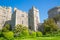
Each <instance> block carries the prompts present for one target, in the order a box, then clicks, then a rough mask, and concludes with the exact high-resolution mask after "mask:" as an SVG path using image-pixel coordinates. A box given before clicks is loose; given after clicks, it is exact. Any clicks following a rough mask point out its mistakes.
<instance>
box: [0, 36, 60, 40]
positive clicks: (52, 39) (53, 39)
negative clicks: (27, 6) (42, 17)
mask: <svg viewBox="0 0 60 40" xmlns="http://www.w3.org/2000/svg"><path fill="white" fill-rule="evenodd" d="M0 40H6V39H3V38H0ZM12 40H60V37H37V38H14V39H12Z"/></svg>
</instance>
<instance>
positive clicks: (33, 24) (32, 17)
mask: <svg viewBox="0 0 60 40" xmlns="http://www.w3.org/2000/svg"><path fill="white" fill-rule="evenodd" d="M28 21H29V22H28V23H29V24H28V25H29V29H31V30H34V31H37V29H38V24H39V23H40V20H39V10H38V9H37V8H35V7H34V6H33V7H32V8H31V9H30V10H29V12H28Z"/></svg>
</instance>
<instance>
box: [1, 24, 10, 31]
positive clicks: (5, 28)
mask: <svg viewBox="0 0 60 40" xmlns="http://www.w3.org/2000/svg"><path fill="white" fill-rule="evenodd" d="M10 29H11V28H10V24H6V25H5V26H4V27H3V29H2V31H3V32H6V31H10Z"/></svg>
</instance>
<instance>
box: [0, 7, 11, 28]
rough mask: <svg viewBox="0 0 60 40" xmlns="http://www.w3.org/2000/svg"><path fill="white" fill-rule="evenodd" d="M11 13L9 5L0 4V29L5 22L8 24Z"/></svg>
mask: <svg viewBox="0 0 60 40" xmlns="http://www.w3.org/2000/svg"><path fill="white" fill-rule="evenodd" d="M11 14H12V8H11V7H2V6H0V29H2V28H3V26H4V25H5V24H6V23H9V24H10V21H11Z"/></svg>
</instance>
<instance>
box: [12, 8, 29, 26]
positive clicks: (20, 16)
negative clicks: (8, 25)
mask: <svg viewBox="0 0 60 40" xmlns="http://www.w3.org/2000/svg"><path fill="white" fill-rule="evenodd" d="M18 24H22V25H24V26H27V27H28V14H27V13H26V12H23V11H21V10H19V9H17V8H14V13H13V14H12V27H13V26H16V25H18Z"/></svg>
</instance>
